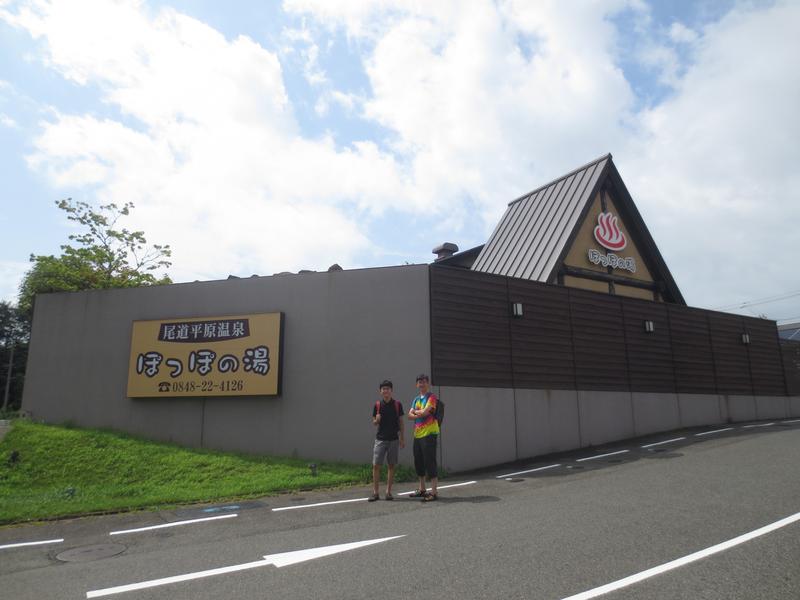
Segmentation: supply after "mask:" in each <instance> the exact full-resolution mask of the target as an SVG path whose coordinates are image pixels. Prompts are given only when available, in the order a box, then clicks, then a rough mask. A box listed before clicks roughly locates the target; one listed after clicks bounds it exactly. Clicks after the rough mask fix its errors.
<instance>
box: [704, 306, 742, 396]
mask: <svg viewBox="0 0 800 600" xmlns="http://www.w3.org/2000/svg"><path fill="white" fill-rule="evenodd" d="M708 324H709V327H710V328H711V346H712V348H713V350H714V371H715V373H716V375H717V392H718V393H720V394H743V395H750V394H752V393H753V383H752V381H751V378H750V363H749V359H748V356H747V346H745V345H744V344H743V343H742V333H744V324H743V323H742V317H741V316H739V315H729V314H725V313H718V312H710V313H708Z"/></svg>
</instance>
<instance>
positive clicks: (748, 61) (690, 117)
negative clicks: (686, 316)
mask: <svg viewBox="0 0 800 600" xmlns="http://www.w3.org/2000/svg"><path fill="white" fill-rule="evenodd" d="M798 25H800V6H798V5H797V4H796V3H779V4H778V5H776V6H774V7H772V8H769V9H765V10H758V11H756V10H744V9H742V10H735V11H733V12H731V13H730V14H729V15H727V16H726V17H725V18H724V19H722V20H721V21H720V22H718V23H716V24H712V25H709V26H708V27H707V28H705V30H704V31H703V32H702V37H701V38H700V39H698V40H697V42H696V44H697V51H696V53H695V54H694V55H693V56H692V64H691V65H690V66H689V68H688V69H687V72H686V74H685V76H683V77H682V78H681V80H680V82H679V83H678V86H677V89H676V94H675V95H674V96H673V97H671V98H670V99H668V100H666V101H665V102H663V103H662V104H661V105H659V106H657V107H655V108H653V109H652V110H649V111H646V112H644V113H643V114H642V115H641V124H642V129H641V131H642V137H641V138H640V139H639V140H637V141H636V142H635V143H633V144H631V145H630V146H629V147H628V148H626V149H625V150H624V153H623V154H622V155H621V156H622V157H623V158H622V159H621V160H620V161H619V162H620V163H621V166H622V167H623V172H622V175H623V177H624V178H625V180H626V181H627V182H628V187H629V188H630V189H631V191H632V193H633V195H634V198H635V199H636V200H637V201H638V203H639V205H640V207H641V208H642V209H643V212H645V218H646V219H648V220H649V222H650V227H651V229H653V230H655V234H656V241H657V242H660V244H661V247H662V251H665V253H666V255H667V256H666V259H667V262H668V264H671V265H672V271H673V274H674V275H676V276H677V277H678V283H679V284H681V285H683V286H684V288H685V290H684V291H685V292H686V293H687V296H688V300H689V301H690V302H691V303H696V304H701V305H712V306H714V305H724V304H731V303H732V302H736V301H739V300H741V301H744V300H749V299H753V298H757V297H762V296H766V295H768V294H769V291H770V290H776V291H781V290H787V289H798V288H800V279H798V276H797V269H796V268H795V265H794V259H793V258H792V257H793V256H796V254H797V248H798V247H800V234H798V231H799V230H798V224H800V219H799V217H800V210H798V207H800V196H799V195H798V191H797V190H798V189H800V173H798V171H797V168H796V165H797V164H798V161H800V146H798V144H797V140H798V139H800V119H799V118H798V116H797V106H798V105H800V80H798V79H797V78H796V77H791V76H787V73H796V72H797V71H798V69H800V39H798V37H797V36H796V35H795V34H796V31H797V27H798ZM766 308H767V309H769V308H770V307H769V306H767V307H766ZM799 314H800V311H799ZM778 316H779V315H778Z"/></svg>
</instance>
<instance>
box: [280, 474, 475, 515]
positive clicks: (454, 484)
mask: <svg viewBox="0 0 800 600" xmlns="http://www.w3.org/2000/svg"><path fill="white" fill-rule="evenodd" d="M473 483H478V482H477V481H465V482H462V483H451V484H450V485H440V486H439V487H438V489H440V490H445V489H447V488H454V487H460V486H462V485H472V484H473ZM413 493H414V490H412V491H410V492H401V493H399V494H397V495H398V496H409V495H411V494H413ZM367 500H369V498H351V499H349V500H332V501H331V502H315V503H314V504H298V505H297V506H281V507H278V508H273V509H272V512H280V511H284V510H297V509H299V508H316V507H318V506H331V505H333V504H349V503H352V502H366V501H367Z"/></svg>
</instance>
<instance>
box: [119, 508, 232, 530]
mask: <svg viewBox="0 0 800 600" xmlns="http://www.w3.org/2000/svg"><path fill="white" fill-rule="evenodd" d="M238 516H239V515H238V514H237V513H234V514H232V515H219V516H217V517H203V518H202V519H189V520H188V521H173V522H172V523H164V524H162V525H151V526H149V527H139V528H137V529H123V530H121V531H112V532H110V533H109V534H108V535H121V534H123V533H138V532H140V531H149V530H151V529H164V528H165V527H178V526H179V525H190V524H191V523H202V522H204V521H216V520H217V519H232V518H233V517H238Z"/></svg>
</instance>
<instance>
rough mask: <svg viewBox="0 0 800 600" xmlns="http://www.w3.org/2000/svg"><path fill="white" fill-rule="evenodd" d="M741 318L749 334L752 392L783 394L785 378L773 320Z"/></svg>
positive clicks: (757, 393) (748, 347)
mask: <svg viewBox="0 0 800 600" xmlns="http://www.w3.org/2000/svg"><path fill="white" fill-rule="evenodd" d="M742 319H743V321H744V327H745V329H746V330H747V332H748V333H749V334H750V343H749V344H748V345H747V353H748V354H749V355H750V371H751V373H752V376H753V393H754V394H756V395H757V396H784V395H785V394H786V380H785V379H784V373H783V357H782V356H781V348H780V344H779V342H778V328H777V326H776V325H775V321H768V320H766V319H755V318H753V317H742Z"/></svg>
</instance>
